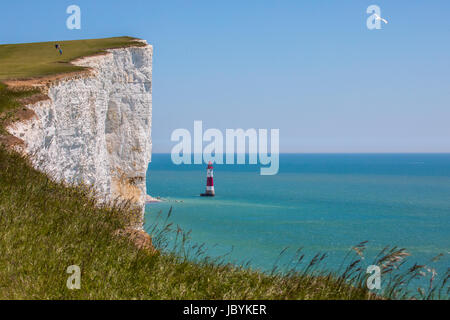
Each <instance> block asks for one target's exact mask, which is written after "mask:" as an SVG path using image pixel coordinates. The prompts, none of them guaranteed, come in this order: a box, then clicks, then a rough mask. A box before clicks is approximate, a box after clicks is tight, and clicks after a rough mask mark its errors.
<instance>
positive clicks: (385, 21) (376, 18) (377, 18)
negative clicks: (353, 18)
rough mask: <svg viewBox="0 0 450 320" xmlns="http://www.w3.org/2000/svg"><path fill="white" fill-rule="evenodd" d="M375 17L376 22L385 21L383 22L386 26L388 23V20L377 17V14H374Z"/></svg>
mask: <svg viewBox="0 0 450 320" xmlns="http://www.w3.org/2000/svg"><path fill="white" fill-rule="evenodd" d="M373 15H374V16H375V20H381V21H383V22H384V23H386V24H387V23H388V22H387V20H386V19H383V18H382V17H380V16H379V15H377V14H376V13H374V14H373Z"/></svg>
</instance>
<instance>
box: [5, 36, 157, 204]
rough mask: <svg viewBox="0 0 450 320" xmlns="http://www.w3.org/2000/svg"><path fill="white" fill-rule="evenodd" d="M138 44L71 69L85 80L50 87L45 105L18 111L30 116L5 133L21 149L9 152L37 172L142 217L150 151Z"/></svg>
mask: <svg viewBox="0 0 450 320" xmlns="http://www.w3.org/2000/svg"><path fill="white" fill-rule="evenodd" d="M141 42H144V45H142V46H136V47H134V46H130V47H125V48H117V49H108V50H106V52H105V53H104V54H101V55H95V56H89V57H84V58H81V59H77V60H75V61H73V62H72V64H74V65H76V66H80V67H85V68H88V70H89V72H81V73H79V74H78V75H72V76H71V77H69V78H65V79H59V80H55V81H52V82H51V83H50V84H49V85H48V88H47V89H46V94H47V96H48V99H45V100H41V101H38V102H35V103H30V104H28V105H26V108H28V109H30V110H32V111H33V113H34V114H33V115H32V116H31V117H27V118H26V119H23V120H21V121H17V122H14V123H12V124H10V125H9V126H8V127H7V128H6V129H7V131H8V132H9V133H10V134H12V135H13V136H15V137H17V138H19V139H21V140H22V141H23V143H22V144H19V145H17V146H16V147H15V148H16V149H19V151H21V152H25V153H26V154H27V155H29V157H30V159H31V162H32V164H33V166H34V167H35V168H37V169H38V170H41V171H43V172H45V173H47V174H48V175H50V176H51V177H52V178H54V179H56V180H57V181H65V182H67V183H75V184H78V183H81V182H83V183H86V184H89V185H93V186H94V187H95V189H96V190H97V191H98V192H99V194H100V195H101V196H102V197H103V199H104V200H113V199H115V198H120V199H126V200H131V201H132V202H134V203H137V204H138V205H139V206H141V207H142V209H143V208H144V203H145V196H146V183H145V182H146V171H147V167H148V164H149V162H150V160H151V149H152V142H151V123H152V56H153V48H152V46H151V45H148V44H147V43H146V42H145V41H143V40H142V41H141Z"/></svg>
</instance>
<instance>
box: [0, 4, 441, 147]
mask: <svg viewBox="0 0 450 320" xmlns="http://www.w3.org/2000/svg"><path fill="white" fill-rule="evenodd" d="M71 4H76V5H78V6H80V7H81V13H82V22H81V24H82V25H81V30H68V29H67V28H66V23H65V22H66V19H67V17H68V14H66V8H67V7H68V6H69V5H71ZM371 4H376V5H378V6H380V8H381V14H382V16H383V17H384V18H386V19H387V20H388V21H389V24H388V25H383V29H381V30H368V29H367V27H366V19H367V17H368V14H366V8H367V7H368V6H369V5H371ZM449 12H450V2H449V1H444V0H442V1H400V0H398V1H381V0H371V1H365V0H353V1H351V0H348V1H313V0H309V1H299V0H296V1H263V0H259V1H211V0H210V1H148V0H146V1H144V0H143V1H133V0H129V1H120V2H119V1H99V0H96V1H92V0H89V1H75V0H73V1H62V0H58V1H20V0H16V1H8V2H5V3H3V4H2V11H1V12H0V30H1V32H0V43H19V42H37V41H54V40H70V39H85V38H101V37H110V36H120V35H130V36H136V37H139V38H143V39H146V40H147V41H148V42H149V43H151V44H152V45H153V46H154V50H155V54H154V66H153V70H154V74H153V148H154V152H168V151H170V149H171V148H172V146H173V145H174V144H175V143H174V142H171V141H170V134H171V133H172V131H173V130H174V129H176V128H187V129H189V130H193V121H194V120H203V125H204V128H205V129H206V128H218V129H221V130H224V129H225V128H230V129H232V128H243V129H248V128H266V129H270V128H278V129H280V150H281V151H282V152H450V125H449V122H450V18H449V16H448V13H449Z"/></svg>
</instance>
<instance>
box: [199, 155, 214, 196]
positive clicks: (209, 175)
mask: <svg viewBox="0 0 450 320" xmlns="http://www.w3.org/2000/svg"><path fill="white" fill-rule="evenodd" d="M200 195H201V196H202V197H214V196H215V193H214V180H213V166H212V162H211V161H210V162H209V163H208V168H207V169H206V192H205V193H202V194H200Z"/></svg>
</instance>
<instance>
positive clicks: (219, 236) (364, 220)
mask: <svg viewBox="0 0 450 320" xmlns="http://www.w3.org/2000/svg"><path fill="white" fill-rule="evenodd" d="M247 160H248V159H247ZM279 161H280V164H279V172H278V174H276V175H271V176H268V175H261V174H260V168H261V166H260V165H249V164H245V165H236V164H235V165H226V164H214V186H215V192H216V196H215V197H200V193H203V192H204V191H205V185H206V164H202V165H186V164H181V165H175V164H173V163H172V161H171V156H170V154H153V156H152V161H151V163H150V165H149V169H148V173H147V192H148V193H149V194H151V195H152V196H153V197H161V199H162V200H163V201H162V202H160V203H151V204H147V205H146V214H145V228H146V229H147V230H151V231H152V232H153V233H156V230H161V228H163V227H164V225H166V224H168V223H171V224H172V227H171V228H172V229H173V231H170V232H168V233H165V237H166V238H167V239H166V240H165V243H166V244H167V247H164V250H171V248H172V249H173V248H175V242H179V241H180V233H179V232H178V236H177V230H183V231H184V232H185V233H188V235H189V237H188V239H189V244H190V245H191V246H194V248H198V246H199V245H201V248H202V251H204V254H205V255H207V256H209V257H211V258H212V259H216V260H217V261H221V262H225V263H233V264H237V265H245V266H246V267H249V268H253V269H258V270H261V271H264V272H272V271H274V270H279V271H283V270H284V271H287V270H291V269H295V268H300V269H301V268H304V267H305V262H308V261H309V260H310V259H312V258H313V257H314V255H315V254H317V253H321V254H326V258H325V259H324V260H323V261H322V262H321V263H320V265H319V269H321V270H329V271H332V272H339V271H342V268H343V266H346V263H347V264H348V262H351V261H352V258H357V257H358V256H357V255H356V252H355V250H353V249H352V247H354V246H355V245H358V244H359V243H361V242H364V241H367V242H366V243H365V244H364V247H365V250H364V251H363V254H362V255H363V257H364V259H363V262H364V263H365V264H367V265H370V264H371V263H373V261H374V258H375V256H376V255H377V254H378V253H379V252H380V251H381V250H383V248H385V247H394V246H396V247H398V248H404V249H406V250H407V252H408V253H409V254H410V256H408V257H407V262H406V263H405V265H403V266H402V267H403V268H407V267H411V266H412V265H413V264H414V263H418V264H420V265H426V266H427V268H428V271H425V273H429V276H428V274H427V278H426V279H428V280H426V281H427V282H425V280H423V281H422V280H420V283H421V284H422V285H425V286H426V285H427V283H428V281H429V279H430V278H431V276H432V273H433V272H435V273H436V275H435V277H434V281H437V280H438V279H440V278H441V279H442V277H444V275H445V273H446V272H447V270H448V268H449V267H450V154H280V160H279ZM169 211H170V212H171V213H170V216H168V213H169ZM301 255H304V258H303V260H302V261H305V262H301V263H300V264H298V263H297V261H298V258H299V256H301ZM192 258H193V259H195V255H194V256H193V257H192ZM308 259H309V260H308ZM424 279H425V278H424ZM382 280H383V279H382Z"/></svg>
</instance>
